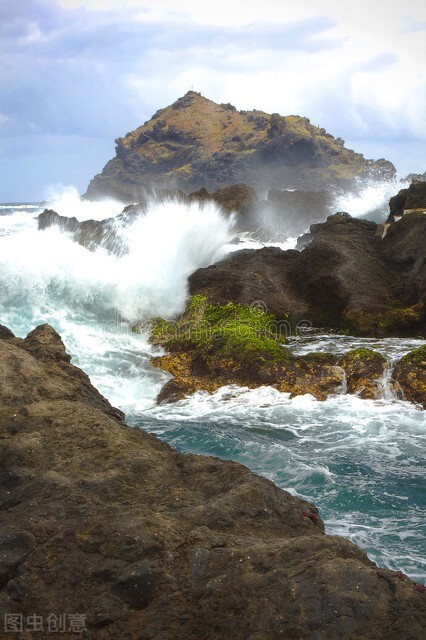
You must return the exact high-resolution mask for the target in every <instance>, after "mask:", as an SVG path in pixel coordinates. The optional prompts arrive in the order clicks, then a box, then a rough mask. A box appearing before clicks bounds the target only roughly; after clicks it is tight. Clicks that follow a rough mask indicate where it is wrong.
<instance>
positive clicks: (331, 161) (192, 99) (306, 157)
mask: <svg viewBox="0 0 426 640" xmlns="http://www.w3.org/2000/svg"><path fill="white" fill-rule="evenodd" d="M231 106H232V105H231ZM116 143H117V147H116V157H115V158H114V159H112V160H110V161H109V162H108V163H107V164H106V166H105V167H104V169H103V171H102V173H100V174H98V175H97V176H95V177H94V178H93V180H92V181H91V182H90V184H89V187H88V189H87V192H86V194H85V197H87V198H89V199H97V198H103V197H106V196H113V197H115V198H118V199H121V200H122V201H124V202H135V201H138V200H139V199H140V196H141V194H143V193H144V192H145V191H146V189H149V188H151V187H152V186H155V187H164V186H165V187H170V186H171V187H173V188H174V187H176V186H177V187H178V188H180V189H182V190H183V191H184V192H185V193H189V192H190V191H194V190H196V189H200V188H202V187H204V188H206V189H207V190H208V191H215V190H217V189H220V188H221V187H224V186H226V185H230V184H234V183H240V182H244V183H245V184H247V185H249V186H251V187H254V188H257V189H259V190H260V191H261V192H263V191H266V190H268V189H270V188H278V189H282V188H299V189H309V190H317V191H321V190H324V189H328V188H332V187H336V186H337V187H341V188H351V187H353V186H354V184H355V182H356V180H355V179H356V178H360V177H361V178H362V177H368V178H371V179H380V180H382V179H386V178H391V177H393V176H394V175H395V168H394V167H393V165H392V164H391V163H390V162H387V161H386V160H379V161H377V162H374V161H373V160H366V159H365V158H364V157H363V156H362V155H361V154H358V153H355V152H354V151H352V150H350V149H346V148H345V147H344V144H343V141H342V140H340V139H339V138H338V139H335V138H333V136H331V135H330V134H329V133H327V132H326V131H325V129H321V128H319V127H316V126H313V125H312V124H311V123H310V122H309V120H308V118H301V117H299V116H286V117H283V116H280V115H279V114H272V115H269V114H267V113H263V112H262V111H257V110H253V111H237V110H236V109H235V108H232V109H231V108H229V105H226V104H222V105H220V104H216V103H215V102H212V101H211V100H208V99H206V98H204V97H203V96H201V94H199V93H196V92H195V91H188V93H187V94H186V95H185V96H183V97H182V98H179V100H177V101H176V102H174V103H173V104H172V105H170V106H169V107H166V108H165V109H160V110H159V111H157V113H156V114H155V115H154V116H153V117H152V118H151V119H150V120H149V121H148V122H146V123H145V124H144V125H142V126H141V127H138V128H137V129H136V130H135V131H132V132H130V133H128V134H127V135H126V136H125V137H124V138H119V139H117V140H116Z"/></svg>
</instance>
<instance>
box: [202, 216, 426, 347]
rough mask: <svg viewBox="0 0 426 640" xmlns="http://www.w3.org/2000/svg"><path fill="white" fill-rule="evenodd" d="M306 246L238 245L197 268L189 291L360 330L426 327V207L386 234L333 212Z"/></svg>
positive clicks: (422, 330)
mask: <svg viewBox="0 0 426 640" xmlns="http://www.w3.org/2000/svg"><path fill="white" fill-rule="evenodd" d="M299 246H300V248H301V249H302V251H281V250H280V249H279V248H276V247H270V248H264V249H260V250H246V251H239V252H236V253H233V254H230V255H229V256H227V257H226V258H225V259H224V260H222V261H221V262H219V263H217V264H214V265H212V266H210V267H207V268H204V269H199V270H198V271H196V272H195V273H194V274H192V276H191V277H190V279H189V291H190V294H191V295H205V296H206V297H207V299H208V300H209V301H210V302H212V303H218V304H226V303H227V302H229V301H231V302H233V303H241V304H244V305H248V306H250V305H251V304H253V303H254V302H256V301H261V303H262V306H263V307H264V308H266V309H267V310H268V311H269V312H271V313H274V314H275V315H276V316H277V317H278V319H283V318H286V319H289V321H290V322H291V324H292V327H293V329H294V328H295V327H296V325H297V323H298V322H300V321H306V322H308V323H311V324H312V325H314V326H316V327H329V328H335V329H339V330H341V331H349V332H351V333H354V334H361V335H382V336H387V335H398V336H403V335H420V336H422V335H426V215H424V214H422V213H412V214H411V215H409V216H403V217H402V218H401V219H400V220H399V221H398V222H396V223H394V224H392V225H391V226H390V228H389V229H388V232H387V234H386V236H385V237H384V238H382V237H381V234H380V229H379V227H378V225H376V224H375V223H374V222H370V221H367V220H358V219H355V218H351V217H350V216H349V215H348V214H336V215H334V216H330V217H329V218H328V219H327V221H326V222H324V223H320V224H315V225H312V226H311V231H310V234H308V235H307V236H306V237H305V238H302V241H301V243H300V245H299Z"/></svg>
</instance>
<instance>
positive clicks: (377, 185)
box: [334, 180, 408, 222]
mask: <svg viewBox="0 0 426 640" xmlns="http://www.w3.org/2000/svg"><path fill="white" fill-rule="evenodd" d="M406 186H408V185H407V183H405V182H397V181H396V180H386V181H383V182H373V181H372V182H370V183H368V182H367V183H365V184H364V186H362V187H361V189H360V190H359V191H358V192H351V193H345V194H343V195H340V196H337V197H336V199H335V202H334V206H335V209H336V211H346V212H347V213H349V214H350V215H351V216H353V217H354V218H364V217H366V218H369V219H374V220H376V222H379V221H384V220H385V219H386V218H387V216H388V214H389V206H388V205H389V199H390V198H391V197H392V196H394V195H395V194H396V193H398V191H399V190H400V189H404V188H405V187H406Z"/></svg>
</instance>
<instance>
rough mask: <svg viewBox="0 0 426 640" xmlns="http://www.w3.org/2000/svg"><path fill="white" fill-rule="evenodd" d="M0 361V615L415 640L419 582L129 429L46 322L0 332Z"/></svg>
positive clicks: (238, 470)
mask: <svg viewBox="0 0 426 640" xmlns="http://www.w3.org/2000/svg"><path fill="white" fill-rule="evenodd" d="M0 366H1V376H0V381H1V398H2V403H1V408H0V415H1V430H2V431H1V433H2V467H1V475H2V482H1V488H2V494H1V503H0V504H1V510H2V523H3V524H2V532H1V537H0V545H1V554H0V575H1V592H0V608H1V611H2V614H16V615H18V616H19V615H20V614H22V615H24V614H25V615H28V614H29V613H34V612H37V614H38V615H39V616H42V617H43V616H44V619H46V618H47V616H49V614H51V613H52V612H53V613H59V612H64V613H67V614H71V613H74V614H75V613H77V612H78V613H79V614H81V615H82V616H84V625H85V629H86V631H85V635H84V637H87V638H96V640H107V639H113V638H114V639H116V638H122V639H126V638H127V639H129V640H131V639H132V640H133V639H134V638H137V639H140V640H142V639H143V640H150V639H153V640H154V639H155V640H161V639H164V640H166V638H167V639H169V638H170V639H171V638H173V639H176V640H178V639H181V640H184V639H185V640H188V639H194V640H199V638H209V640H214V639H217V640H219V639H221V640H222V639H223V638H230V639H231V638H234V639H235V640H240V639H241V640H274V639H275V638H277V639H278V638H284V639H288V640H290V639H294V640H316V639H319V638H323V637H327V639H329V640H341V639H342V638H345V640H360V639H362V638H365V640H367V639H368V640H370V639H372V638H374V639H375V640H393V639H395V640H401V639H407V640H408V638H410V639H413V640H421V638H423V635H424V628H425V625H426V599H425V592H424V588H423V587H420V586H419V585H416V584H415V583H413V582H412V581H411V580H409V579H408V578H407V577H406V576H404V575H403V574H400V573H397V572H396V573H395V572H392V571H387V570H383V569H379V568H377V566H376V565H375V564H374V563H373V562H371V561H370V560H369V559H368V558H367V556H366V555H365V554H364V553H363V552H362V551H360V550H359V549H358V548H357V547H356V546H355V545H353V544H352V543H350V542H349V541H347V540H344V539H342V538H339V537H335V536H328V535H325V534H324V529H323V524H322V521H321V518H320V515H319V514H318V512H317V510H316V508H315V507H314V506H313V505H312V504H310V503H307V502H305V501H303V500H300V499H298V498H296V497H294V496H292V495H290V494H288V493H286V492H285V491H283V490H281V489H278V488H277V487H276V486H275V485H274V484H273V483H271V482H270V481H268V480H266V479H263V478H260V477H258V476H255V475H254V474H252V473H251V472H250V471H249V470H248V469H246V468H245V467H243V466H241V465H239V464H236V463H233V462H225V461H221V460H218V459H216V458H206V457H203V456H198V455H192V454H191V455H190V454H181V453H177V452H176V451H175V450H173V449H172V448H171V447H169V446H168V445H166V444H164V443H162V442H160V441H159V440H157V439H156V438H155V437H154V436H152V435H150V434H148V433H146V432H144V431H142V430H139V429H133V428H130V427H127V426H126V425H125V424H124V422H123V415H122V413H121V412H119V411H118V410H116V409H114V408H113V407H111V405H110V404H109V403H108V401H107V400H106V399H105V398H103V397H102V396H101V395H100V394H99V393H98V392H97V391H96V389H95V388H94V387H93V386H92V385H91V383H90V380H89V379H88V377H87V376H86V375H85V374H84V373H83V372H82V371H81V370H79V369H78V368H77V367H75V366H73V365H72V364H70V357H69V355H68V354H67V353H66V351H65V348H64V346H63V344H62V341H61V339H60V337H59V335H58V334H57V333H55V331H54V330H53V329H52V328H51V327H49V326H48V325H42V326H41V327H38V328H37V329H36V330H34V331H33V332H32V333H30V334H29V335H28V337H27V338H26V339H19V338H14V337H13V334H11V332H9V331H8V330H7V329H5V328H3V329H2V330H1V332H0ZM61 635H62V637H64V638H71V637H76V634H75V633H68V632H65V633H62V634H61ZM10 637H13V634H12V635H10ZM15 637H18V636H16V635H15ZM19 637H22V638H24V637H25V638H29V639H31V638H33V639H34V640H36V638H44V637H50V635H49V636H48V634H47V633H44V632H34V633H31V632H27V633H26V634H25V636H24V635H22V634H21V636H19Z"/></svg>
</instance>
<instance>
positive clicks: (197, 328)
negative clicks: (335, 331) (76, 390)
mask: <svg viewBox="0 0 426 640" xmlns="http://www.w3.org/2000/svg"><path fill="white" fill-rule="evenodd" d="M151 340H152V342H153V343H154V344H156V345H162V346H163V347H165V348H166V349H167V350H168V351H169V353H168V355H165V356H162V357H157V358H153V359H152V364H154V365H155V366H158V367H161V368H162V369H165V370H166V371H168V372H169V373H171V374H172V375H173V376H174V378H173V380H171V381H169V383H167V385H166V386H165V387H164V388H163V390H162V392H161V394H160V396H159V401H166V400H167V401H174V400H178V399H180V398H182V397H184V396H186V395H189V394H191V393H194V392H195V391H197V390H201V389H203V390H205V391H209V392H213V391H215V390H217V389H219V388H220V387H222V386H224V385H228V384H239V385H242V386H248V387H258V386H261V385H270V386H274V387H276V388H277V389H279V390H280V391H284V392H288V393H291V394H292V395H299V394H305V393H311V394H312V395H314V396H315V397H317V398H318V399H325V398H326V397H327V395H328V394H329V393H332V392H335V391H336V390H337V389H338V388H339V386H341V384H342V381H343V372H342V370H341V369H340V368H339V367H336V363H335V357H334V356H332V355H330V354H310V355H308V356H303V357H296V356H294V355H293V354H292V353H291V351H290V350H289V349H288V348H286V347H285V346H283V345H282V344H281V338H280V336H279V332H278V331H277V323H276V319H275V317H274V316H273V315H271V314H266V313H264V312H263V311H262V310H261V309H258V308H256V307H247V306H244V305H242V304H233V303H227V304H224V305H219V304H209V303H208V302H207V299H206V298H205V297H204V296H201V295H196V296H194V297H192V298H191V299H190V301H189V302H188V305H187V308H186V310H185V312H184V314H183V315H182V316H181V318H179V319H178V320H177V321H175V322H168V321H165V320H163V319H160V318H159V319H156V320H154V322H153V324H152V331H151Z"/></svg>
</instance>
